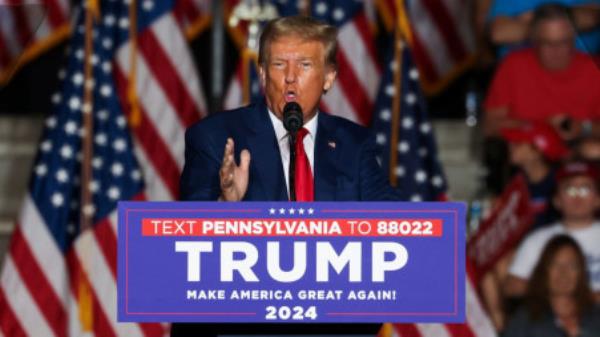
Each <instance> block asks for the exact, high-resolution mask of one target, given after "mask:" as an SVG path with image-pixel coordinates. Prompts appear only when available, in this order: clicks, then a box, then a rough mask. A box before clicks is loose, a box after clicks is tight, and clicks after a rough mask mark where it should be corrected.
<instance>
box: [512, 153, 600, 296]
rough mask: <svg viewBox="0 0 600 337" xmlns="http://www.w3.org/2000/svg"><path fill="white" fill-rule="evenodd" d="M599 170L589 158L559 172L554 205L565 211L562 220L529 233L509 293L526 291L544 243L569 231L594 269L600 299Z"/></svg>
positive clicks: (593, 283) (591, 270) (514, 263)
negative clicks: (589, 161)
mask: <svg viewBox="0 0 600 337" xmlns="http://www.w3.org/2000/svg"><path fill="white" fill-rule="evenodd" d="M598 178H599V172H598V170H597V169H596V167H595V166H593V165H591V164H588V163H586V162H571V163H566V164H564V165H563V166H562V167H561V168H560V169H559V170H558V171H557V173H556V180H557V189H556V193H555V195H554V198H553V203H554V206H555V207H556V208H557V209H558V210H559V212H560V213H561V219H560V221H559V222H557V223H555V224H552V225H550V226H547V227H544V228H540V229H538V230H536V231H534V232H533V233H531V234H529V235H528V236H527V237H526V238H525V240H524V241H523V242H522V243H521V245H520V246H519V248H518V249H517V253H516V254H515V257H514V259H513V261H512V264H511V266H510V268H509V275H508V277H507V280H506V283H505V287H504V290H505V294H506V295H507V296H511V297H519V296H522V295H524V294H525V290H526V286H527V280H529V279H530V278H531V274H532V271H533V268H534V266H535V265H536V263H537V262H538V261H539V257H540V254H541V251H542V249H543V247H544V246H545V245H546V243H547V242H548V241H549V240H550V239H551V238H552V237H554V236H556V235H558V234H567V235H570V236H572V237H573V238H574V239H575V241H577V243H579V245H580V246H581V248H582V250H583V252H584V254H585V256H586V259H587V266H588V270H589V273H590V282H591V287H592V289H593V290H594V291H595V292H596V294H597V295H596V297H597V299H600V296H598V294H600V244H599V243H600V222H599V221H598V220H597V218H596V213H597V212H598V211H599V210H600V192H599V185H598Z"/></svg>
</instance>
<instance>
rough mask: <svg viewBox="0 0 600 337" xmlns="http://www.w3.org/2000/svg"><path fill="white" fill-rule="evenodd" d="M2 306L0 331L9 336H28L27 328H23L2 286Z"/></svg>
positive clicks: (0, 305) (0, 304)
mask: <svg viewBox="0 0 600 337" xmlns="http://www.w3.org/2000/svg"><path fill="white" fill-rule="evenodd" d="M0 308H2V310H1V311H0V331H2V334H3V335H4V336H7V337H27V334H26V333H25V330H23V327H22V326H21V324H20V323H19V320H18V319H17V316H16V315H15V313H14V312H13V311H12V308H11V307H10V304H9V303H8V301H7V300H6V296H5V294H4V289H3V288H2V287H0Z"/></svg>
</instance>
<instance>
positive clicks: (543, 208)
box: [501, 123, 569, 229]
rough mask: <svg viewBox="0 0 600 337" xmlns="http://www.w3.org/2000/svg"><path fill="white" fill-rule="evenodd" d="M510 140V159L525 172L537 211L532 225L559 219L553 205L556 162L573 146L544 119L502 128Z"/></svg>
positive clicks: (530, 194) (539, 225)
mask: <svg viewBox="0 0 600 337" xmlns="http://www.w3.org/2000/svg"><path fill="white" fill-rule="evenodd" d="M501 134H502V137H503V138H504V139H505V140H506V141H507V142H508V144H509V147H508V153H509V160H510V163H511V164H512V165H514V166H516V167H517V169H518V170H519V171H520V172H522V173H523V174H524V175H525V178H526V180H527V186H528V189H529V196H530V199H531V208H532V210H533V212H534V217H535V218H534V223H533V226H532V227H531V228H532V229H537V228H539V227H541V226H542V225H546V224H548V223H550V222H551V221H554V220H555V219H556V216H555V214H552V212H551V209H552V207H550V198H551V197H552V193H553V192H554V189H555V177H554V166H553V165H554V163H557V162H559V161H560V160H562V159H564V158H565V157H566V156H567V154H568V153H569V149H568V148H567V146H566V145H565V144H564V142H563V141H562V139H561V138H560V136H559V135H558V133H557V132H556V131H555V130H554V129H553V128H552V127H551V126H549V125H547V124H544V123H535V124H527V125H523V126H521V127H516V128H507V129H503V130H502V131H501Z"/></svg>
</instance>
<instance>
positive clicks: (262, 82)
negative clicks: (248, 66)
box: [258, 65, 267, 88]
mask: <svg viewBox="0 0 600 337" xmlns="http://www.w3.org/2000/svg"><path fill="white" fill-rule="evenodd" d="M266 76H267V74H266V73H265V69H264V68H263V66H262V65H259V66H258V77H260V86H261V87H262V88H264V87H265V83H267V82H266Z"/></svg>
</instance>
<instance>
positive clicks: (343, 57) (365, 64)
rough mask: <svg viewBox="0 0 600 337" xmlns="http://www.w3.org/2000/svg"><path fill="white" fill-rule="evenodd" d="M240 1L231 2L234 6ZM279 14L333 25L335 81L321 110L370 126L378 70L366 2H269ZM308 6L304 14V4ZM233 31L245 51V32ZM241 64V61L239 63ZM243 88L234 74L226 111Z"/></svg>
mask: <svg viewBox="0 0 600 337" xmlns="http://www.w3.org/2000/svg"><path fill="white" fill-rule="evenodd" d="M235 2H239V1H230V3H235ZM272 3H273V5H275V6H276V7H277V9H278V12H279V15H281V16H284V15H295V14H309V15H311V16H313V17H315V18H317V19H319V20H321V21H324V22H327V23H329V24H332V25H335V26H336V27H337V28H338V29H339V35H338V42H339V52H338V62H339V70H338V79H337V81H336V83H335V85H334V86H333V88H332V89H331V90H329V92H327V94H326V95H324V96H323V99H322V100H321V108H322V109H323V110H324V111H327V112H330V113H332V114H335V115H338V116H341V117H345V118H347V119H349V120H351V121H354V122H357V123H359V124H362V125H369V123H370V121H371V111H372V110H373V106H374V103H375V97H376V95H377V88H378V85H379V81H380V77H381V70H380V69H379V65H378V62H377V57H376V55H377V53H376V51H375V45H374V41H375V36H374V33H373V30H372V27H371V26H370V23H369V21H368V19H367V16H366V11H365V6H366V4H367V3H368V1H347V0H321V1H309V2H307V1H302V0H282V1H272ZM307 3H308V4H309V5H310V7H309V8H308V9H307V10H306V11H303V9H302V8H303V7H302V5H303V4H307ZM243 27H244V26H242V29H241V32H240V30H237V31H234V33H233V34H234V40H236V41H238V43H239V44H240V47H241V48H242V49H243V48H245V45H246V41H245V39H244V38H241V37H245V36H246V33H245V32H244V31H243V29H244V28H243ZM242 62H243V61H242ZM250 83H251V82H250ZM244 90H252V87H248V88H244V85H243V82H242V73H241V72H237V73H236V75H235V76H234V78H233V80H232V82H231V83H230V86H229V89H228V94H227V97H226V100H225V102H226V104H225V108H226V109H232V108H236V107H239V106H240V105H242V104H243V103H246V102H243V100H242V99H241V97H242V92H243V91H244Z"/></svg>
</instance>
